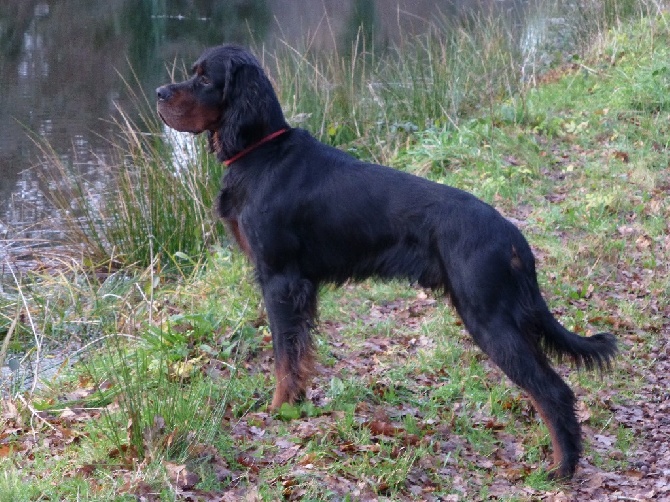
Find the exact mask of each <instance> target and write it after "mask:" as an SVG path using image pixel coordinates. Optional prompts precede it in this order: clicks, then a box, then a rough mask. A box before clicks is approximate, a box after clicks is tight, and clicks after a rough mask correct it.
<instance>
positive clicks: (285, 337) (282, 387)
mask: <svg viewBox="0 0 670 502" xmlns="http://www.w3.org/2000/svg"><path fill="white" fill-rule="evenodd" d="M260 283H261V288H262V290H263V299H264V300H265V308H266V310H267V313H268V318H269V320H270V330H271V331H272V343H273V349H274V355H275V374H276V377H277V387H276V389H275V393H274V397H273V398H272V404H271V405H270V409H271V410H277V409H278V408H279V407H280V406H281V405H282V404H283V403H289V404H292V403H295V402H298V401H300V400H301V399H303V398H304V397H305V391H306V389H307V385H308V382H309V379H310V378H311V376H312V374H313V372H314V349H313V345H312V337H311V330H312V328H313V326H314V318H315V316H316V296H317V287H316V285H315V284H313V283H312V282H311V281H309V280H307V279H304V278H301V277H300V276H298V275H295V274H272V275H263V274H261V276H260Z"/></svg>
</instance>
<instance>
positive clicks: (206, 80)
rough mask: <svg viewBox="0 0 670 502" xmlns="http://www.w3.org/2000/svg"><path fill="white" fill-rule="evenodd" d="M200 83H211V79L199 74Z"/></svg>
mask: <svg viewBox="0 0 670 502" xmlns="http://www.w3.org/2000/svg"><path fill="white" fill-rule="evenodd" d="M200 83H201V84H202V85H209V84H211V83H212V82H211V80H209V79H208V78H207V77H205V76H204V75H200Z"/></svg>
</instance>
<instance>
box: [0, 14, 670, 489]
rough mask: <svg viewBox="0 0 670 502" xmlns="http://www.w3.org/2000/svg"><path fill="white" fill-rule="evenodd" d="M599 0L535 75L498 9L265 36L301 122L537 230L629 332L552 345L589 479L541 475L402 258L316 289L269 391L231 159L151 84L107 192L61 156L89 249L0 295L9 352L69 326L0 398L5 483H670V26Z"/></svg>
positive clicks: (501, 393) (534, 446) (540, 433)
mask: <svg viewBox="0 0 670 502" xmlns="http://www.w3.org/2000/svg"><path fill="white" fill-rule="evenodd" d="M593 4H595V2H594V3H593ZM606 4H607V5H609V6H616V7H617V9H616V10H615V14H617V15H616V16H612V17H608V16H609V14H608V15H605V14H603V13H601V14H599V15H595V14H593V15H592V16H591V17H590V18H588V19H589V20H590V21H591V22H592V28H595V33H597V35H598V36H597V37H596V36H594V34H595V33H594V32H591V36H590V37H587V33H588V30H586V29H585V28H584V29H583V30H581V31H579V33H581V34H580V35H579V37H577V35H575V37H577V39H578V40H579V41H585V40H587V39H588V40H590V41H591V43H590V44H589V46H588V50H586V49H585V50H580V51H577V52H574V53H571V55H570V56H571V57H570V61H569V62H568V63H567V64H561V65H559V66H556V67H554V68H550V69H548V70H547V71H546V72H545V73H543V74H537V75H534V78H531V79H526V80H524V78H522V77H524V75H525V76H526V77H527V73H526V74H524V73H523V72H522V69H523V67H522V66H520V65H519V64H518V63H519V62H520V61H519V60H518V59H517V58H518V57H519V56H520V55H519V54H517V53H515V50H514V49H513V48H512V47H511V46H510V45H506V44H507V41H508V40H509V38H508V37H507V36H506V35H505V33H506V31H505V30H506V28H505V27H504V26H501V25H497V24H495V23H494V22H493V21H490V24H488V25H486V26H487V29H488V33H487V34H486V36H485V35H484V34H483V35H480V37H481V38H475V37H474V35H472V34H469V32H467V31H466V30H462V31H457V32H453V33H452V32H450V33H451V35H450V37H451V38H450V37H440V36H438V34H439V33H438V32H437V31H435V32H433V33H430V34H427V35H426V37H425V38H423V39H419V40H417V41H406V42H404V45H402V46H401V47H399V48H398V49H397V52H396V53H393V54H384V55H375V54H371V53H370V52H367V51H365V50H357V49H355V50H353V51H352V52H353V54H352V56H351V57H352V59H351V60H347V59H345V58H340V57H339V56H338V55H334V56H332V58H331V59H330V60H328V61H326V62H325V63H322V62H320V61H319V60H318V59H317V58H316V57H312V56H311V55H310V54H309V53H308V52H304V53H297V52H295V51H291V50H290V49H287V52H286V53H283V54H277V55H265V61H266V64H267V65H268V66H269V67H270V68H273V69H274V75H275V78H276V80H277V84H278V89H281V90H282V94H281V97H282V101H283V103H284V104H285V107H286V110H287V115H290V116H292V117H293V120H294V121H296V122H297V121H299V120H300V119H301V118H302V119H303V120H304V122H303V125H304V126H306V127H309V128H310V129H311V130H312V131H314V132H315V134H317V135H319V136H320V137H321V139H322V140H324V141H328V142H331V143H333V144H336V145H339V146H341V147H342V148H345V149H348V150H350V151H351V152H352V153H354V154H355V155H358V156H361V157H365V158H371V159H375V160H379V161H383V162H385V163H388V164H391V165H393V166H395V167H397V168H399V169H406V170H408V171H410V172H414V173H416V174H419V175H422V176H427V177H429V178H431V179H434V180H437V181H440V182H444V183H448V184H451V185H454V186H458V187H460V188H463V189H466V190H468V191H471V192H473V193H475V194H476V195H478V196H479V197H481V198H483V199H484V200H486V201H488V202H490V203H491V204H493V205H495V206H496V207H497V208H498V209H499V210H500V211H501V212H502V213H503V214H504V215H506V216H507V217H509V218H510V219H512V220H513V221H514V222H515V223H516V224H517V225H519V226H520V227H521V228H522V230H523V232H524V233H525V235H526V236H527V237H528V239H529V241H530V242H531V244H532V245H533V248H534V251H535V253H536V256H537V258H538V263H539V270H540V280H541V283H542V286H543V290H544V291H545V294H546V296H547V298H548V300H549V303H550V305H551V307H552V310H553V311H554V312H555V314H556V315H557V316H558V317H559V318H560V320H561V321H562V322H563V323H564V324H565V325H566V326H567V327H569V328H570V329H573V330H575V331H577V332H580V333H581V334H583V335H589V334H590V333H593V332H597V331H603V330H608V331H612V332H614V333H615V334H616V335H617V337H618V340H619V342H620V346H621V349H622V353H623V356H622V357H621V358H620V359H619V360H618V361H617V363H616V364H617V368H616V370H615V371H613V372H612V373H610V374H606V375H604V376H603V377H602V378H594V377H593V375H590V374H585V373H584V374H582V373H578V372H575V371H572V372H569V371H568V368H565V367H563V366H560V368H561V372H562V373H564V374H565V375H566V376H567V378H568V379H569V380H570V383H571V386H572V387H573V388H574V389H575V392H576V393H577V395H578V397H579V401H580V408H579V410H578V412H579V416H580V420H581V421H582V426H583V428H584V431H585V436H586V438H587V444H586V451H585V455H584V460H583V462H582V464H581V465H580V470H579V472H578V474H577V482H575V483H573V484H570V485H561V484H555V483H551V482H549V481H548V479H547V477H546V475H545V474H544V470H543V469H544V468H546V467H547V465H548V461H549V454H550V439H549V437H548V432H547V430H546V428H545V427H544V426H543V425H542V424H541V422H540V421H539V420H538V417H537V416H536V415H535V413H534V410H533V408H532V406H531V404H530V403H529V402H528V400H527V399H526V398H525V396H524V395H523V394H521V393H520V392H519V391H518V390H517V389H516V388H515V387H513V386H512V385H511V384H510V383H509V382H508V381H507V380H506V379H505V378H504V376H503V375H502V373H500V372H499V371H498V370H497V369H496V368H495V367H493V366H492V365H491V364H490V363H489V362H488V360H486V359H485V358H484V356H482V354H481V353H480V352H479V351H478V350H477V349H476V347H474V346H473V344H472V343H471V342H470V340H469V338H468V336H467V334H466V333H465V332H464V330H463V328H462V326H460V325H459V323H458V320H457V319H456V317H455V315H454V313H453V311H452V310H451V309H450V308H449V306H448V305H446V303H445V302H444V301H443V299H442V298H440V297H435V296H433V295H432V293H430V292H428V291H422V290H417V289H414V288H410V287H407V286H405V285H404V284H401V283H390V284H380V283H377V282H372V281H370V282H365V283H363V284H360V285H347V286H345V287H344V288H342V289H337V290H336V289H332V290H331V289H326V290H324V291H323V295H322V303H321V311H320V317H321V326H320V330H319V333H318V334H317V348H318V352H319V360H320V363H321V367H320V368H319V375H318V377H317V378H316V380H315V383H314V386H313V388H312V391H311V393H310V395H309V396H308V397H309V400H308V402H307V403H306V404H304V405H301V406H296V407H292V406H284V407H283V408H282V409H281V410H280V412H279V413H278V414H276V415H270V414H268V413H267V408H266V407H267V404H268V402H269V401H270V398H271V392H272V389H273V377H272V374H273V373H272V369H271V368H272V358H271V338H270V334H269V329H268V327H267V321H266V319H265V318H264V316H263V313H262V310H261V308H260V297H259V295H258V291H257V290H256V288H255V287H254V284H253V274H252V270H251V268H250V266H249V265H248V264H247V263H246V261H245V260H244V258H243V257H242V256H241V254H240V253H238V252H237V251H236V250H234V249H231V248H230V247H229V246H227V245H225V243H216V242H215V239H214V238H213V236H214V235H219V234H220V230H219V229H217V228H215V223H213V222H212V218H211V216H210V209H209V208H210V207H211V200H212V198H213V197H214V196H215V195H216V186H215V184H216V183H218V177H219V176H220V171H219V170H220V166H219V165H218V164H217V163H216V162H215V161H214V159H211V158H210V157H208V156H207V155H206V154H205V153H204V147H203V144H202V143H201V142H200V141H199V140H195V141H194V142H193V143H189V144H188V146H187V148H186V152H187V153H188V155H184V154H183V153H182V150H181V149H180V148H179V146H180V145H178V144H177V143H175V142H174V141H164V140H163V139H162V137H160V136H159V135H158V132H159V129H158V125H157V124H156V123H152V120H153V119H151V117H153V114H152V112H151V111H149V110H148V108H144V109H145V110H147V111H146V112H145V113H144V116H145V117H147V119H145V123H144V124H141V127H138V126H137V125H136V124H131V123H130V122H126V123H123V124H120V131H121V132H122V134H123V135H124V137H123V138H121V139H119V164H118V166H110V169H113V170H115V171H117V172H118V176H117V177H116V180H117V183H118V189H117V190H115V191H114V192H113V193H112V194H110V195H109V196H108V197H106V198H103V199H102V200H100V199H97V200H96V199H94V198H91V197H89V192H90V190H91V189H90V187H88V186H87V185H86V182H85V180H82V179H78V178H76V177H74V176H73V175H71V174H69V175H67V171H68V169H67V166H61V167H62V170H63V174H64V175H67V176H65V179H67V180H69V181H70V184H69V185H67V186H63V185H62V183H59V185H58V186H61V187H62V188H63V190H62V191H61V192H59V193H60V194H61V200H62V202H63V207H64V208H68V210H69V211H70V214H71V216H73V217H68V216H67V215H66V214H64V218H65V221H66V222H68V223H69V225H70V229H71V230H70V231H71V232H73V233H70V235H72V236H74V237H73V241H74V242H76V243H77V244H78V247H77V249H78V250H79V251H80V252H82V251H83V254H84V256H85V259H84V260H80V259H75V258H72V257H63V258H61V259H60V263H59V266H58V267H49V268H47V269H43V270H35V271H33V272H32V273H31V274H30V275H29V276H28V277H21V276H18V275H14V276H10V277H11V278H12V280H13V282H14V284H13V289H12V293H11V294H5V295H4V296H2V297H0V307H1V310H0V311H1V312H2V314H0V334H3V335H4V340H5V344H4V345H3V350H2V352H0V358H4V356H5V354H6V353H7V352H11V351H12V349H16V348H17V345H19V346H20V345H23V346H25V345H26V344H28V343H30V345H31V346H32V347H33V348H32V349H31V354H32V358H33V361H38V362H40V364H41V367H43V366H44V363H45V359H46V357H45V356H46V348H47V347H48V346H49V345H50V344H52V343H56V342H58V341H60V342H62V341H64V340H68V341H72V342H77V344H78V346H79V348H77V349H76V351H74V350H73V351H72V353H71V354H70V356H71V358H72V359H73V360H75V359H76V360H78V364H77V365H76V366H75V370H74V371H73V372H71V371H63V372H62V373H63V375H62V376H63V378H61V379H59V380H58V381H57V382H58V383H53V384H47V386H45V387H42V388H40V389H35V388H34V387H32V386H30V385H28V386H27V387H26V386H21V385H18V384H17V387H16V388H14V390H13V392H12V394H11V398H8V399H5V400H3V401H2V409H1V410H0V421H1V423H2V428H1V430H2V432H1V433H0V472H2V474H0V501H4V500H12V501H22V500H26V501H27V500H44V499H52V500H126V499H127V500H133V499H136V498H137V497H139V498H142V499H145V500H183V499H186V498H187V497H190V498H191V500H220V499H221V498H222V497H223V499H224V500H228V499H230V500H242V499H245V498H246V499H248V500H256V499H263V500H278V499H282V498H286V499H289V500H293V499H303V500H324V499H325V500H359V499H360V500H372V499H376V498H382V499H383V498H386V499H389V500H398V499H400V500H414V499H416V500H422V499H427V500H431V499H434V500H438V499H443V500H444V499H446V500H483V499H490V498H500V499H505V500H523V499H530V498H534V497H545V496H547V497H548V496H553V497H555V498H557V499H561V497H563V498H564V499H568V498H574V499H581V500H588V499H599V500H603V499H607V498H614V497H620V498H638V499H645V498H652V497H653V496H656V495H659V496H665V495H667V493H668V489H669V488H668V485H667V483H665V484H664V483H663V481H662V474H661V473H662V472H663V469H666V470H667V469H668V468H670V466H669V465H668V460H667V459H668V458H670V455H668V451H667V448H668V447H667V434H668V432H670V431H669V430H668V425H667V423H666V422H664V421H663V416H664V413H667V388H668V385H669V384H670V382H669V381H668V377H667V375H668V374H670V372H668V370H669V369H670V363H669V362H668V361H669V359H668V354H670V345H669V344H668V334H669V333H668V328H669V325H668V321H667V319H668V318H670V302H669V300H668V299H669V298H670V286H669V284H670V281H668V277H669V275H670V274H669V270H668V263H670V260H669V258H670V240H669V238H668V230H669V228H668V223H667V222H668V221H670V203H669V202H668V197H667V193H668V190H669V189H670V177H669V174H668V173H669V171H668V166H669V165H670V150H668V140H667V136H668V134H667V132H668V127H669V126H668V123H670V122H669V120H668V119H669V118H670V102H668V99H667V98H666V96H667V94H668V87H669V86H670V70H669V69H668V65H667V64H666V63H665V62H666V61H668V60H670V49H669V47H670V30H669V28H668V18H667V17H666V16H665V15H664V14H663V13H660V12H643V13H641V14H644V15H640V16H637V17H634V18H633V19H631V20H627V21H625V22H624V20H623V17H622V15H621V14H622V9H623V6H624V5H627V6H630V5H633V4H634V5H637V4H636V3H633V2H627V3H625V4H624V3H617V4H612V3H610V2H606ZM603 12H604V11H603ZM607 12H611V11H607ZM619 21H621V22H619ZM609 26H611V29H610V28H609ZM436 30H437V27H436ZM578 46H579V44H578ZM473 54H478V55H479V57H478V58H476V59H473V58H472V55H473ZM345 61H348V63H346V64H347V65H349V66H347V67H346V68H345V67H343V66H342V65H344V64H345ZM345 70H346V71H345ZM347 79H348V80H347ZM145 106H148V105H147V104H146V103H145V104H143V103H142V100H141V99H138V107H145ZM139 129H142V130H149V131H153V133H154V134H139V133H137V132H136V131H137V130H139ZM45 148H46V147H45ZM213 184H214V186H212V185H213ZM73 201H75V203H74V205H73ZM102 222H105V225H102V224H101V223H102ZM29 383H30V382H29ZM26 389H29V390H26ZM664 396H665V397H664ZM664 410H666V411H664ZM655 441H656V443H655ZM664 448H665V450H664ZM664 459H665V460H664ZM663 462H665V463H663ZM663 494H665V495H663Z"/></svg>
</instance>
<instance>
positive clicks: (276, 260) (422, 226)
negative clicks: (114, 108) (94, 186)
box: [156, 45, 617, 478]
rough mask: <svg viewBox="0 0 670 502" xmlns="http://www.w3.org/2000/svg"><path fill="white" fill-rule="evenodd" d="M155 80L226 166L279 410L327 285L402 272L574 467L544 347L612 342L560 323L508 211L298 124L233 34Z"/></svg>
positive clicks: (605, 357)
mask: <svg viewBox="0 0 670 502" xmlns="http://www.w3.org/2000/svg"><path fill="white" fill-rule="evenodd" d="M156 92H157V97H158V113H159V114H160V116H161V118H162V119H163V121H165V123H166V124H167V125H168V126H170V127H172V128H174V129H176V130H178V131H188V132H192V133H196V134H198V133H201V132H204V131H207V132H208V134H209V141H210V146H211V148H212V150H213V151H214V152H216V154H217V156H218V158H219V160H220V161H222V162H225V163H226V164H227V165H228V167H229V168H228V171H227V173H226V175H225V177H224V180H223V188H222V190H221V194H220V196H219V207H218V209H219V214H220V215H221V217H222V218H223V219H224V220H225V222H226V223H227V225H228V228H229V230H230V232H231V234H232V235H233V236H234V238H235V240H236V241H237V243H238V244H239V245H240V247H241V248H242V250H244V252H245V253H246V254H247V256H248V257H249V259H250V260H251V261H252V262H253V264H254V265H255V268H256V273H257V277H258V282H259V283H260V286H261V288H262V292H263V298H264V300H265V306H266V309H267V313H268V317H269V321H270V329H271V331H272V339H273V346H274V354H275V369H276V377H277V387H276V390H275V393H274V398H273V400H272V405H271V408H272V409H276V408H277V407H279V406H280V405H281V404H282V403H285V402H288V403H293V402H295V401H297V400H299V399H301V398H302V397H304V394H305V389H306V387H307V385H308V381H309V378H310V377H311V375H312V373H313V366H314V361H313V358H314V353H313V348H312V340H311V335H310V332H311V330H312V328H313V327H314V322H315V321H314V320H315V316H316V312H317V293H318V290H319V286H320V285H321V284H324V283H335V284H342V283H344V282H345V281H347V280H349V279H354V280H357V279H363V278H366V277H371V276H372V277H379V278H406V279H409V280H410V281H412V282H414V283H418V284H419V285H421V286H423V287H426V288H431V289H433V290H439V291H443V292H445V293H446V294H447V295H448V296H449V297H450V298H451V300H452V302H453V305H454V307H455V308H456V310H457V311H458V314H459V315H460V317H461V319H462V320H463V323H464V325H465V327H466V328H467V330H468V331H469V332H470V334H471V335H472V337H473V338H474V340H475V342H476V343H477V345H479V347H481V349H482V350H483V351H484V352H486V354H488V355H489V357H490V358H491V359H492V360H493V361H494V362H495V363H496V364H497V365H498V366H499V367H500V368H501V369H502V370H503V371H504V372H505V374H506V375H507V376H508V377H509V378H510V379H511V380H512V381H513V382H515V383H516V384H517V385H519V386H520V387H521V388H523V389H524V390H525V391H526V392H527V393H528V394H529V395H530V398H531V400H532V402H533V403H534V405H535V407H536V409H537V410H538V412H539V413H540V415H541V416H542V418H543V419H544V421H545V423H546V424H547V426H548V428H549V432H550V433H551V438H552V442H553V448H554V461H555V471H554V472H552V476H553V477H556V478H558V477H560V478H568V477H570V476H572V475H573V473H574V471H575V468H576V465H577V461H578V459H579V454H580V452H581V439H580V427H579V423H578V422H577V419H576V417H575V410H574V407H575V396H574V394H573V393H572V391H571V390H570V388H569V387H568V386H567V385H566V384H565V382H564V381H563V380H562V379H561V377H560V376H559V375H558V374H557V373H556V372H555V371H554V370H553V369H552V368H551V366H550V364H549V360H548V357H547V354H549V355H557V356H559V357H560V356H568V357H569V358H571V359H572V361H573V362H574V363H575V364H576V365H577V366H584V367H586V368H592V367H599V368H600V369H602V368H603V367H606V366H608V365H609V362H610V360H611V358H612V357H613V356H614V355H615V353H616V350H617V349H616V342H615V339H614V336H613V335H611V334H609V333H601V334H598V335H595V336H592V337H589V338H583V337H580V336H578V335H576V334H574V333H572V332H570V331H568V330H566V329H565V328H564V327H563V326H561V325H560V324H559V323H558V321H557V320H556V319H555V318H554V317H553V315H552V314H551V313H550V312H549V310H548V308H547V305H546V303H545V301H544V300H543V298H542V296H541V294H540V289H539V287H538V284H537V278H536V274H535V259H534V257H533V254H532V252H531V249H530V247H529V246H528V243H527V242H526V240H525V239H524V237H523V236H522V235H521V233H520V232H519V230H518V229H517V228H516V227H515V226H514V225H513V224H512V223H510V222H509V221H508V220H506V219H505V218H503V217H502V216H501V215H500V214H499V213H498V212H496V210H495V209H493V208H492V207H491V206H489V205H488V204H485V203H484V202H482V201H480V200H478V199H477V198H475V197H474V196H472V195H470V194H468V193H466V192H463V191H461V190H458V189H456V188H452V187H449V186H445V185H441V184H438V183H433V182H431V181H428V180H425V179H423V178H419V177H416V176H412V175H410V174H406V173H403V172H400V171H397V170H394V169H391V168H388V167H384V166H379V165H373V164H367V163H364V162H360V161H358V160H356V159H354V158H352V157H351V156H349V155H347V154H346V153H344V152H342V151H340V150H337V149H335V148H331V147H328V146H326V145H323V144H322V143H319V142H318V141H316V140H315V139H314V138H312V136H310V134H309V133H308V132H306V131H304V130H300V129H294V128H291V127H290V126H289V125H288V124H287V123H286V120H285V119H284V115H283V113H282V110H281V107H280V105H279V102H278V100H277V97H276V95H275V92H274V90H273V88H272V84H271V83H270V81H269V80H268V78H267V76H266V75H265V73H264V72H263V69H262V67H261V65H260V64H259V62H258V61H257V60H256V58H254V56H252V55H251V54H249V53H248V52H247V51H245V50H243V49H241V48H239V47H235V46H228V45H227V46H221V47H215V48H211V49H209V50H207V51H205V53H204V54H203V55H202V56H201V57H200V59H199V60H198V61H197V62H196V63H195V65H194V66H193V76H192V78H190V79H189V80H187V81H185V82H182V83H177V84H170V85H165V86H163V87H160V88H159V89H157V91H156Z"/></svg>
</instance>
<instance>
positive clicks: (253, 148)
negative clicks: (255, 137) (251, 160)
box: [223, 128, 289, 167]
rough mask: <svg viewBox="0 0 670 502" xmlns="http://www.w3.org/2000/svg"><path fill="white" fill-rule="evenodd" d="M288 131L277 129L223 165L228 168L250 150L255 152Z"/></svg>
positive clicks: (286, 129) (225, 161)
mask: <svg viewBox="0 0 670 502" xmlns="http://www.w3.org/2000/svg"><path fill="white" fill-rule="evenodd" d="M288 130H289V129H288V128H284V129H279V130H278V131H275V132H273V133H272V134H268V135H267V136H265V137H264V138H263V139H262V140H260V141H259V142H258V143H254V144H253V145H251V146H248V147H246V148H245V149H244V150H242V151H241V152H238V153H237V154H235V155H233V156H232V157H231V158H229V159H228V160H224V161H223V163H224V164H225V165H226V167H228V166H229V165H230V164H232V163H233V162H235V161H236V160H240V158H242V157H244V156H245V155H246V154H248V153H249V152H251V151H252V150H255V149H256V148H258V147H259V146H261V145H262V144H263V143H267V142H268V141H272V140H273V139H275V138H276V137H277V136H281V135H282V134H284V133H285V132H288Z"/></svg>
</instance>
